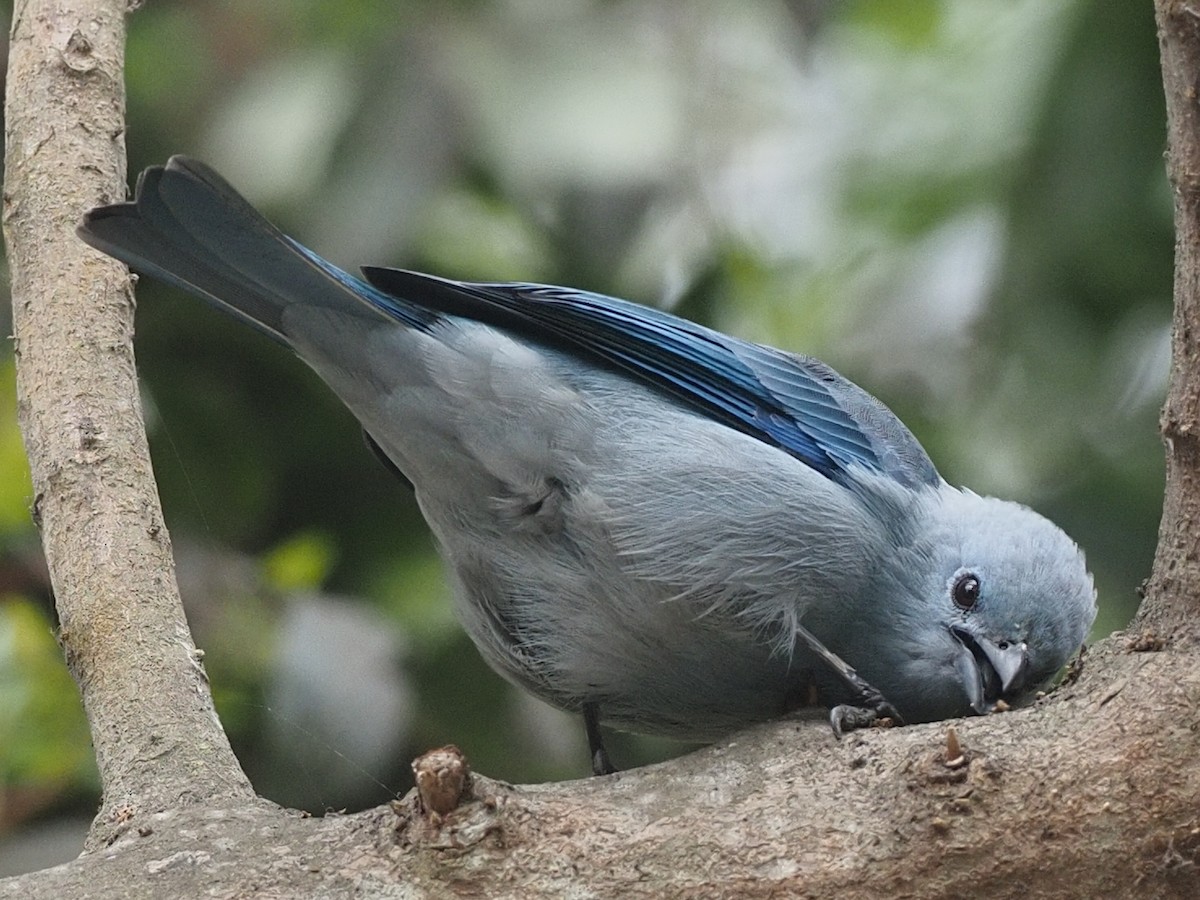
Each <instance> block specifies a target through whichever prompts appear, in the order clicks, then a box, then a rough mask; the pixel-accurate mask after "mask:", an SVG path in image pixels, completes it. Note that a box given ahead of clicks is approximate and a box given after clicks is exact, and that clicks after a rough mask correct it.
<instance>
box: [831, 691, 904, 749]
mask: <svg viewBox="0 0 1200 900" xmlns="http://www.w3.org/2000/svg"><path fill="white" fill-rule="evenodd" d="M860 682H861V683H860V685H859V688H860V689H861V692H860V694H859V696H858V698H857V701H858V702H856V703H853V704H851V703H843V704H840V705H839V706H835V707H834V708H833V709H831V710H830V711H829V724H830V726H832V728H833V734H834V736H835V737H837V738H838V739H839V740H841V738H842V736H843V735H845V734H846V733H847V732H850V731H857V730H858V729H860V728H870V727H872V726H873V725H903V724H904V719H902V718H901V717H900V713H898V712H897V711H896V707H894V706H892V704H890V703H889V702H888V701H887V698H886V697H884V696H883V694H881V693H879V691H877V690H875V688H873V687H871V686H870V685H869V684H867V683H866V682H865V681H861V679H860Z"/></svg>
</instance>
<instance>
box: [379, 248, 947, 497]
mask: <svg viewBox="0 0 1200 900" xmlns="http://www.w3.org/2000/svg"><path fill="white" fill-rule="evenodd" d="M363 274H364V275H365V276H366V278H367V280H368V281H370V282H371V284H373V285H374V286H375V287H377V288H379V289H380V290H381V291H383V292H385V293H387V294H393V295H395V296H396V297H397V298H400V299H401V301H402V302H403V304H404V306H403V307H401V308H402V309H404V310H407V309H408V304H413V305H416V306H418V307H423V308H425V309H428V310H430V311H435V312H439V313H443V314H447V315H454V316H462V317H465V318H470V319H475V320H477V321H481V322H485V323H487V324H489V325H493V326H497V327H500V328H504V329H507V330H510V331H513V332H517V333H520V334H522V335H523V336H525V337H527V338H532V339H534V340H537V341H540V342H543V343H546V344H549V345H552V346H555V347H559V348H562V349H566V350H570V351H572V352H575V353H582V354H585V355H587V356H588V357H590V358H592V359H597V360H600V361H603V362H606V363H608V364H610V365H615V366H618V367H620V368H621V369H623V370H625V371H626V372H629V373H632V374H633V375H635V376H636V377H637V378H639V379H640V380H642V381H643V382H646V383H649V384H651V385H654V386H656V387H658V388H660V389H663V390H665V391H667V392H668V393H670V394H672V395H673V396H675V397H676V398H677V399H679V400H681V401H683V402H684V403H687V404H688V405H690V406H692V407H693V408H697V409H699V410H702V411H703V412H704V413H705V414H707V415H709V416H711V417H713V418H715V419H717V420H719V421H721V422H723V423H725V424H726V425H728V426H730V427H733V428H736V429H738V430H739V431H742V432H744V433H746V434H749V435H751V436H753V437H755V438H757V439H759V440H761V441H764V442H766V443H768V444H772V445H774V446H777V447H779V448H780V449H782V450H784V451H786V452H787V453H789V454H791V455H792V456H794V457H796V458H797V459H799V460H801V461H802V462H804V463H806V464H807V465H809V466H811V467H812V468H813V469H815V470H816V471H818V472H820V473H821V474H823V475H824V476H825V477H827V478H830V479H832V480H834V481H838V482H843V483H844V482H845V481H846V477H845V476H846V474H847V472H848V470H849V469H850V468H851V467H852V466H861V467H864V468H866V469H868V470H870V471H873V472H877V473H880V474H886V475H889V476H890V477H892V478H894V479H896V480H897V481H900V482H902V483H904V484H907V485H911V486H916V485H919V484H929V485H936V484H938V483H940V481H941V479H940V476H939V475H938V473H937V470H936V469H935V468H934V466H933V463H932V462H931V461H930V460H929V457H928V455H927V454H926V453H925V451H924V450H923V449H922V448H921V445H920V444H919V443H918V442H917V440H916V438H914V437H913V435H912V434H911V432H909V430H908V429H907V428H906V427H905V426H904V424H903V423H902V422H900V420H899V419H897V418H896V417H895V416H894V415H893V414H892V412H891V411H890V410H888V408H887V407H885V406H884V405H883V404H882V403H880V402H879V401H878V400H876V399H875V398H874V397H872V396H871V395H870V394H868V393H866V392H865V391H863V390H862V389H861V388H859V387H857V386H856V385H854V384H853V383H852V382H850V381H847V380H846V379H845V378H843V377H842V376H840V375H838V374H837V373H836V372H834V371H833V370H832V369H830V368H829V367H828V366H826V365H825V364H823V363H821V362H820V361H818V360H815V359H812V358H811V357H806V356H799V355H795V354H790V353H784V352H783V351H780V350H775V349H773V348H770V347H764V346H762V345H759V344H753V343H749V342H747V341H741V340H738V339H736V338H731V337H729V336H727V335H724V334H721V333H719V332H717V331H713V330H711V329H708V328H704V327H703V326H700V325H696V324H694V323H692V322H689V321H687V320H685V319H680V318H678V317H677V316H673V315H671V314H669V313H665V312H662V311H659V310H655V309H652V308H650V307H645V306H640V305H637V304H634V303H628V302H625V301H623V300H617V299H615V298H612V297H606V296H603V295H600V294H593V293H588V292H584V291H574V290H570V289H567V288H559V287H548V286H545V285H536V284H523V283H471V282H457V281H451V280H448V279H442V278H436V277H434V276H430V275H423V274H421V273H417V272H409V271H406V270H402V269H385V268H374V267H368V268H364V269H363Z"/></svg>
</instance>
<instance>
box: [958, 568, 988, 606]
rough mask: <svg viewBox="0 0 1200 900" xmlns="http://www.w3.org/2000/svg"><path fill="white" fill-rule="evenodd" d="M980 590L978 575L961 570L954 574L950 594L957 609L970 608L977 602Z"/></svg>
mask: <svg viewBox="0 0 1200 900" xmlns="http://www.w3.org/2000/svg"><path fill="white" fill-rule="evenodd" d="M981 590H982V588H981V587H980V585H979V578H978V576H976V575H975V574H974V573H972V572H963V573H961V574H959V575H957V576H955V578H954V586H953V587H952V588H951V589H950V596H951V598H952V599H953V600H954V605H955V606H957V607H958V608H959V609H971V608H972V607H973V606H974V605H975V604H976V603H978V602H979V594H980V591H981Z"/></svg>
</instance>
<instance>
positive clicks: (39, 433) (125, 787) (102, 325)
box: [4, 0, 250, 846]
mask: <svg viewBox="0 0 1200 900" xmlns="http://www.w3.org/2000/svg"><path fill="white" fill-rule="evenodd" d="M124 13H125V3H124V2H122V0H103V2H101V0H31V2H27V3H18V4H17V7H16V9H15V11H14V17H13V26H12V36H11V47H10V51H9V72H8V96H7V97H6V111H7V121H6V124H7V133H6V147H5V161H4V163H5V178H4V232H5V239H6V241H7V245H8V260H9V265H10V267H11V271H12V297H13V330H14V333H15V341H14V347H15V352H16V355H17V393H18V401H17V402H18V415H19V417H20V422H21V429H22V432H23V434H24V437H25V447H26V451H27V453H28V455H29V460H30V465H31V468H32V472H33V485H34V491H35V499H34V504H33V516H34V519H35V521H36V522H37V524H38V525H39V527H40V529H41V533H42V545H43V548H44V550H45V553H46V559H47V561H48V563H49V567H50V574H51V581H52V584H53V587H54V593H55V598H56V603H57V606H58V612H59V617H60V620H61V623H62V631H61V634H60V641H61V643H62V647H63V650H64V652H65V653H66V657H67V662H68V664H69V665H70V667H71V671H72V673H73V674H74V676H75V679H76V681H77V682H78V683H79V687H80V690H81V691H82V694H83V701H84V706H85V708H86V709H87V714H88V719H89V722H90V724H91V731H92V739H93V743H94V745H95V748H96V756H97V760H98V762H99V765H100V772H101V777H102V780H103V787H104V804H103V808H102V809H101V811H100V818H99V820H98V821H99V822H101V823H103V822H115V821H116V820H118V819H120V818H122V817H124V816H127V815H128V814H129V812H130V811H131V810H137V811H157V810H160V809H168V808H172V807H176V806H179V805H180V804H182V803H186V802H196V801H210V800H214V799H218V798H220V799H222V800H228V799H230V798H233V797H246V798H248V797H249V796H250V790H249V785H248V782H247V781H246V779H245V778H244V776H243V775H242V774H241V770H240V769H239V768H238V765H237V761H236V760H235V759H234V757H233V753H232V751H231V750H230V748H229V744H228V741H227V740H226V738H225V734H224V732H223V731H222V730H221V727H220V724H219V723H218V722H217V721H216V715H215V713H214V711H213V706H212V699H211V696H210V694H209V690H208V685H207V683H206V681H205V679H204V673H203V670H202V668H201V666H200V662H199V656H198V655H197V654H196V651H195V647H194V646H193V644H192V639H191V636H190V634H189V632H188V628H187V623H186V621H185V620H184V616H183V607H182V606H181V604H180V602H179V596H178V590H177V588H176V586H175V577H174V570H173V563H172V560H171V546H170V540H169V538H168V536H167V530H166V527H165V526H164V525H163V518H162V511H161V509H160V507H159V502H158V496H157V493H156V490H155V487H154V481H153V478H152V476H151V472H150V456H149V451H148V449H147V446H146V437H145V429H144V427H143V425H142V418H141V406H140V401H139V399H138V392H137V381H136V377H135V372H134V363H133V347H132V336H133V294H132V289H131V285H130V280H129V276H128V274H127V273H126V272H125V270H124V268H123V267H121V266H120V265H118V264H115V263H114V262H113V261H112V260H110V259H107V258H105V257H103V256H102V255H100V254H98V253H96V252H94V251H92V250H91V249H89V248H87V247H86V246H84V244H83V243H82V242H81V241H79V240H78V239H77V238H76V237H75V234H74V230H75V225H76V224H77V223H78V221H79V217H80V215H81V214H82V213H83V211H84V210H87V209H89V208H90V207H92V206H95V205H97V204H98V203H101V202H110V203H111V202H113V201H114V200H117V199H121V198H123V197H124V194H125V153H124V133H125V129H124V103H125V93H124V87H123V81H122V74H123V59H122V57H123V54H124V27H123V16H124ZM105 833H106V830H105V829H104V828H103V827H101V828H99V829H95V830H94V833H93V838H94V839H95V840H94V841H93V846H95V845H96V843H97V841H99V842H102V841H103V838H104V836H105Z"/></svg>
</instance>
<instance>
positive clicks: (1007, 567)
mask: <svg viewBox="0 0 1200 900" xmlns="http://www.w3.org/2000/svg"><path fill="white" fill-rule="evenodd" d="M921 505H922V506H923V507H924V509H923V514H922V515H920V516H919V517H918V521H919V522H920V523H921V524H920V525H918V526H917V528H916V530H915V533H914V535H913V538H914V539H913V541H912V542H911V544H909V545H908V546H907V547H906V548H904V549H905V550H906V551H907V552H905V553H904V554H903V555H904V557H905V558H906V559H908V560H909V561H910V563H911V565H910V566H909V567H906V568H907V571H906V572H905V573H903V574H901V575H898V576H897V577H898V579H899V580H900V581H901V584H900V585H897V588H898V590H899V593H900V594H902V595H903V596H904V602H903V604H902V606H903V611H902V612H901V615H902V617H903V618H904V619H905V621H904V622H902V623H901V632H900V633H901V634H902V635H903V637H902V638H901V640H900V645H899V646H898V647H896V648H894V649H895V651H896V655H895V657H894V658H893V659H892V660H891V661H890V662H889V668H890V669H891V674H890V675H884V676H883V677H881V678H880V682H882V683H878V684H877V686H878V687H879V688H880V689H881V690H882V691H883V693H884V695H885V696H887V698H888V699H889V700H891V701H892V703H894V704H895V705H896V707H897V708H898V709H899V711H900V713H901V715H903V716H904V717H905V719H906V720H907V721H910V722H922V721H933V720H936V719H944V718H950V717H953V716H960V715H970V714H971V713H976V714H982V713H986V712H989V711H991V710H992V709H993V708H994V707H995V705H996V703H997V701H999V700H1005V701H1006V702H1014V701H1019V700H1020V699H1021V698H1022V697H1024V696H1027V695H1029V694H1031V693H1032V692H1034V691H1035V690H1036V689H1037V688H1038V687H1040V686H1042V685H1044V684H1045V683H1046V682H1047V681H1049V679H1050V678H1052V677H1053V676H1054V674H1055V673H1056V672H1058V671H1059V670H1060V669H1061V668H1062V667H1063V666H1064V665H1065V664H1066V663H1067V661H1068V660H1069V659H1070V657H1071V655H1072V654H1073V653H1075V652H1076V651H1077V650H1078V649H1079V647H1080V646H1081V644H1082V643H1083V640H1084V637H1085V636H1086V635H1087V632H1088V629H1089V628H1090V627H1091V624H1092V621H1093V620H1094V619H1095V617H1096V592H1095V588H1094V587H1093V584H1092V576H1091V575H1090V574H1089V572H1088V570H1087V566H1086V565H1085V563H1084V558H1083V553H1082V551H1080V549H1079V547H1078V546H1076V544H1075V543H1074V541H1072V540H1071V539H1070V538H1069V537H1068V536H1067V535H1066V534H1065V533H1063V531H1062V530H1061V529H1060V528H1058V526H1056V525H1054V524H1053V523H1052V522H1050V521H1049V520H1047V519H1045V518H1043V517H1042V516H1040V515H1038V514H1037V513H1035V512H1034V511H1033V510H1031V509H1028V508H1027V507H1024V506H1021V505H1020V504H1017V503H1011V502H1008V501H1004V500H996V499H994V498H990V497H980V496H978V495H976V494H972V493H970V492H969V491H959V490H956V489H954V488H951V487H949V486H948V485H943V486H942V487H941V488H940V489H939V490H937V491H931V492H929V493H928V494H927V495H926V496H925V498H923V500H922V501H921ZM893 679H894V682H893V685H892V687H891V689H890V690H889V685H888V682H889V681H893Z"/></svg>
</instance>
